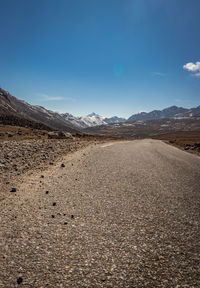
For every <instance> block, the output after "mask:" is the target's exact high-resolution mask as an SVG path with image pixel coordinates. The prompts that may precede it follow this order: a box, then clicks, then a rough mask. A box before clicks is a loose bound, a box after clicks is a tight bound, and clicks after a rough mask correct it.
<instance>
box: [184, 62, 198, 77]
mask: <svg viewBox="0 0 200 288" xmlns="http://www.w3.org/2000/svg"><path fill="white" fill-rule="evenodd" d="M183 69H185V70H187V71H189V72H191V73H192V75H193V76H196V77H200V61H197V62H196V63H192V62H189V63H187V64H185V65H183Z"/></svg>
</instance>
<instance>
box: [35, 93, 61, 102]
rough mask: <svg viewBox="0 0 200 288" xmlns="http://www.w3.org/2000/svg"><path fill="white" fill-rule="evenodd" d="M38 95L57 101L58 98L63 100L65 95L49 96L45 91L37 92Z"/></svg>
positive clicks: (47, 99)
mask: <svg viewBox="0 0 200 288" xmlns="http://www.w3.org/2000/svg"><path fill="white" fill-rule="evenodd" d="M37 96H39V97H41V98H42V100H44V101H57V100H63V99H64V98H63V97H60V96H49V95H47V94H44V93H37Z"/></svg>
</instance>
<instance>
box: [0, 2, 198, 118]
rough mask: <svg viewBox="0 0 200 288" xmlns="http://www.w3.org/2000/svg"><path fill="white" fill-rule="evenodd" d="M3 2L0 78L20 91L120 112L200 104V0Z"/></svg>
mask: <svg viewBox="0 0 200 288" xmlns="http://www.w3.org/2000/svg"><path fill="white" fill-rule="evenodd" d="M0 7H1V8H0V9H1V25H0V35H1V44H0V63H1V69H0V86H1V87H2V88H4V89H6V90H8V91H9V92H10V93H12V94H13V95H15V96H16V97H18V98H20V99H23V100H25V101H28V102H29V103H31V104H37V105H41V106H44V107H46V108H48V109H51V110H55V111H60V112H69V113H72V114H74V115H86V114H88V113H90V112H93V111H94V112H96V113H99V114H101V115H103V116H112V115H118V116H124V117H128V116H130V115H132V114H133V113H136V112H139V111H150V110H153V109H162V108H166V107H168V106H171V105H177V106H184V107H194V106H197V105H199V104H200V63H199V61H200V49H199V47H200V37H199V28H200V17H199V14H200V1H199V0H167V1H166V0H17V1H16V0H6V1H5V0H0ZM188 63H189V64H188ZM198 63H199V64H198ZM184 65H185V66H184Z"/></svg>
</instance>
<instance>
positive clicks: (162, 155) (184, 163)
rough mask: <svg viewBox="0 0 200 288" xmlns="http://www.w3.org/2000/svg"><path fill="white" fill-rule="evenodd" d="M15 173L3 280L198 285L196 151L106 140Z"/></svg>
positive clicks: (4, 223) (0, 269)
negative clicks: (39, 167) (40, 166)
mask: <svg viewBox="0 0 200 288" xmlns="http://www.w3.org/2000/svg"><path fill="white" fill-rule="evenodd" d="M48 161H49V160H48ZM62 164H64V165H62ZM20 177H21V178H20V179H21V180H20V181H19V182H18V183H17V186H16V188H17V190H16V192H13V193H12V192H9V191H8V189H7V193H6V191H3V193H4V195H6V197H4V198H3V199H1V201H0V209H1V219H0V220H1V229H0V243H1V247H0V249H1V253H0V257H1V259H0V287H6V288H10V287H20V286H21V287H52V288H53V287H72V288H73V287H110V288H111V287H116V288H124V287H128V288H131V287H139V288H140V287H141V288H142V287H176V288H178V287H179V288H180V287H190V288H192V287H195V288H196V287H200V262H199V254H200V247H199V243H200V241H199V240H200V237H199V236H200V235H199V208H200V207H199V204H200V190H199V187H200V158H199V157H197V156H195V155H191V154H189V153H186V152H183V151H181V150H179V149H177V148H175V147H172V146H170V145H166V144H165V143H163V142H161V141H157V140H138V141H137V140H136V141H127V142H119V143H118V142H115V143H109V144H106V143H104V144H98V145H93V146H88V147H86V148H84V149H82V150H80V151H77V152H75V153H73V154H70V155H67V156H64V155H63V156H62V158H60V160H59V161H57V162H55V163H54V165H50V166H48V169H46V170H42V171H40V170H39V171H32V173H31V174H26V175H24V176H23V177H22V176H20ZM5 185H6V184H5ZM7 185H8V184H7ZM5 193H6V194H5ZM17 281H18V282H20V281H21V282H20V283H19V284H18V283H17Z"/></svg>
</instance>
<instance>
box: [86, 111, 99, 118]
mask: <svg viewBox="0 0 200 288" xmlns="http://www.w3.org/2000/svg"><path fill="white" fill-rule="evenodd" d="M92 116H100V115H98V114H96V113H94V112H92V113H90V114H88V115H87V117H92Z"/></svg>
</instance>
